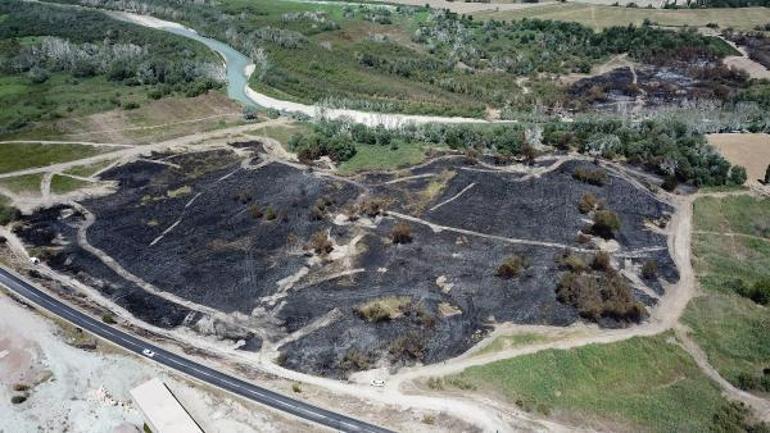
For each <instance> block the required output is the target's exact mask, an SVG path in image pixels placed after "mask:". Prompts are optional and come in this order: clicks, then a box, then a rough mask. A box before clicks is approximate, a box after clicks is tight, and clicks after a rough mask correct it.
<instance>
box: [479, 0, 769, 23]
mask: <svg viewBox="0 0 770 433" xmlns="http://www.w3.org/2000/svg"><path fill="white" fill-rule="evenodd" d="M474 15H476V16H477V17H478V18H481V19H497V20H513V19H519V18H540V19H551V20H560V21H574V22H577V23H580V24H583V25H586V26H589V27H593V28H595V29H603V28H607V27H612V26H626V25H629V24H634V25H637V26H639V25H641V24H642V23H644V20H645V19H649V20H650V21H652V22H653V23H657V24H658V25H661V26H672V27H683V26H691V27H704V26H706V24H708V23H717V24H719V26H720V27H723V28H726V27H732V28H734V29H736V30H754V27H755V26H758V25H765V24H767V23H768V22H770V8H761V7H754V8H716V9H695V10H691V9H681V10H669V9H646V8H627V7H614V6H603V5H592V4H581V3H556V4H544V5H540V6H538V7H531V8H526V9H517V10H510V11H506V10H502V9H501V10H500V11H499V12H490V11H485V12H480V13H476V14H474Z"/></svg>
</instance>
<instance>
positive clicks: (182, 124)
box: [25, 92, 243, 144]
mask: <svg viewBox="0 0 770 433" xmlns="http://www.w3.org/2000/svg"><path fill="white" fill-rule="evenodd" d="M242 121H243V120H242V114H241V107H240V106H239V105H238V104H236V103H235V102H233V101H231V100H230V99H228V98H227V96H226V95H224V94H223V93H221V92H209V93H208V94H205V95H201V96H197V97H195V98H185V97H169V98H163V99H160V100H157V101H152V100H146V101H143V102H142V103H141V106H140V107H139V108H137V109H135V110H124V109H121V108H118V109H114V110H110V111H105V112H102V113H96V114H91V115H88V116H83V117H76V118H67V119H60V120H56V121H52V122H41V123H40V125H38V127H36V128H32V129H30V130H29V131H27V132H25V135H28V136H30V137H31V138H38V139H40V138H49V139H53V138H66V139H71V140H78V141H95V142H112V143H129V144H131V143H136V144H145V143H152V142H156V141H162V140H166V139H171V138H175V137H181V136H184V135H190V134H193V133H197V132H205V131H210V130H213V129H218V128H223V127H228V126H233V125H236V124H240V123H242Z"/></svg>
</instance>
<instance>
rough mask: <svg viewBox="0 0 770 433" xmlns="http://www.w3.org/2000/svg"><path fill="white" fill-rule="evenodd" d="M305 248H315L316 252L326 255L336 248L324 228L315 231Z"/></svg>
mask: <svg viewBox="0 0 770 433" xmlns="http://www.w3.org/2000/svg"><path fill="white" fill-rule="evenodd" d="M305 248H306V249H309V250H313V251H314V252H315V253H316V254H319V255H325V254H329V253H330V252H332V250H334V245H332V242H331V240H330V239H329V235H328V234H326V232H325V231H324V230H320V231H317V232H315V233H313V236H312V237H311V238H310V242H309V243H308V244H307V245H306V247H305Z"/></svg>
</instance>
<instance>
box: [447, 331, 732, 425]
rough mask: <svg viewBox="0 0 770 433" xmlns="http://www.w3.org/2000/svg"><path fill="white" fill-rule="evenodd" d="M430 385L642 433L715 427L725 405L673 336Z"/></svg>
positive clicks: (491, 368) (517, 363)
mask: <svg viewBox="0 0 770 433" xmlns="http://www.w3.org/2000/svg"><path fill="white" fill-rule="evenodd" d="M432 384H433V386H434V387H437V386H438V387H445V388H448V389H456V388H460V389H466V390H467V389H475V390H477V391H479V392H484V393H492V394H494V395H500V396H502V397H503V398H505V399H506V400H508V401H509V402H510V403H512V404H516V405H518V406H520V407H522V408H524V409H528V410H533V411H538V412H540V413H543V414H549V415H554V416H558V417H560V418H568V419H572V420H574V421H575V422H576V423H580V424H581V425H595V426H597V425H603V426H606V425H615V426H622V428H619V429H618V430H623V431H637V432H638V431H644V432H671V433H673V432H678V433H682V432H692V433H695V432H705V431H709V428H710V426H711V425H712V418H713V416H714V414H715V413H717V411H719V409H720V408H721V407H722V406H723V405H724V404H725V401H724V399H723V398H722V397H721V395H720V392H719V390H718V389H717V388H716V387H715V385H713V384H712V383H711V382H709V380H708V379H707V378H706V377H705V376H704V375H703V374H702V373H701V372H700V370H698V368H697V366H696V365H695V364H694V362H693V361H692V360H691V359H690V357H689V355H687V353H686V352H685V351H684V350H682V349H681V348H680V347H679V346H677V344H676V343H675V341H674V340H673V337H672V336H671V335H661V336H657V337H649V338H633V339H631V340H628V341H624V342H620V343H614V344H607V345H590V346H585V347H581V348H577V349H573V350H549V351H545V352H541V353H537V354H533V355H527V356H521V357H517V358H514V359H510V360H504V361H499V362H495V363H492V364H488V365H484V366H479V367H472V368H469V369H468V370H466V371H465V372H463V373H461V374H459V375H456V376H452V377H449V378H446V379H444V380H443V381H441V382H435V381H434V382H432Z"/></svg>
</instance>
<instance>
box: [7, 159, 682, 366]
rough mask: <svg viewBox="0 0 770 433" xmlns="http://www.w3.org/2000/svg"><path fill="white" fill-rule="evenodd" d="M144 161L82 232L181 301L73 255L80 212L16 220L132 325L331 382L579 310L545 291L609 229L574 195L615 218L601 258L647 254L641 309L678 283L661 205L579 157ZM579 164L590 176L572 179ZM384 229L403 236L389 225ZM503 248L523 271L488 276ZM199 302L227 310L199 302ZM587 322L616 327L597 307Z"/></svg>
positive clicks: (562, 321) (439, 356)
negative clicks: (661, 227)
mask: <svg viewBox="0 0 770 433" xmlns="http://www.w3.org/2000/svg"><path fill="white" fill-rule="evenodd" d="M241 148H243V147H241ZM254 149H255V150H259V147H258V146H257V147H254ZM153 159H155V160H156V161H154V162H149V161H137V162H133V163H129V164H126V165H124V166H121V167H118V168H115V169H113V170H110V171H108V172H107V173H105V174H104V175H103V176H102V177H103V178H105V179H111V180H115V181H118V182H119V185H120V186H119V189H118V191H117V192H116V193H114V194H112V195H109V196H107V197H103V198H98V199H92V200H89V201H86V202H83V203H82V205H83V207H84V208H85V209H87V211H88V212H90V213H92V214H93V215H94V217H95V221H94V222H93V224H92V225H91V226H90V227H88V228H87V236H88V241H89V243H90V244H91V245H92V246H93V247H95V248H97V249H99V250H101V251H102V252H104V253H105V254H107V255H109V256H111V257H112V258H114V259H115V260H116V261H117V262H118V263H119V264H120V265H121V266H122V267H123V268H124V269H125V270H127V271H129V272H130V273H132V274H134V275H136V276H138V277H139V278H141V279H142V280H143V281H145V282H147V283H149V284H151V285H153V286H154V287H155V288H157V289H158V290H160V291H163V292H168V293H169V294H172V295H174V296H177V297H178V298H181V299H184V300H186V301H190V302H192V303H193V305H187V306H184V305H180V304H179V303H175V302H172V301H170V300H168V299H167V298H164V297H161V296H159V295H158V294H153V293H150V292H148V291H146V290H144V289H143V288H142V287H139V286H137V284H134V283H132V282H130V281H127V280H125V279H124V278H122V277H120V276H119V275H118V274H117V273H116V272H114V271H113V270H112V269H110V268H109V267H107V266H105V265H104V264H103V262H102V261H101V260H100V259H99V258H97V257H96V256H94V255H93V254H91V253H89V252H88V251H86V250H84V249H83V248H82V247H81V246H80V245H79V244H78V241H77V230H78V227H80V226H82V224H84V222H85V221H86V216H85V215H84V214H83V212H79V211H77V209H69V208H66V207H59V208H55V209H49V210H45V211H41V212H39V213H37V214H35V215H32V216H31V217H29V218H27V219H26V221H25V224H24V225H23V227H21V228H20V229H19V230H18V233H19V234H20V235H21V236H22V238H23V239H24V240H25V241H26V242H28V243H30V244H32V245H34V246H36V247H38V248H39V249H40V250H42V251H45V254H43V258H44V259H45V260H46V261H47V262H48V264H49V265H51V266H52V267H54V268H55V269H57V270H60V271H63V272H66V273H68V274H71V275H74V276H76V277H77V278H79V279H80V280H81V281H83V282H85V283H87V284H89V285H91V286H93V287H95V288H97V289H98V290H100V291H101V292H102V294H104V295H105V296H106V297H108V298H110V299H112V300H113V301H114V302H116V303H118V304H119V305H121V306H122V307H124V308H126V309H127V310H129V311H130V312H131V313H132V314H134V315H135V316H137V317H138V318H140V319H142V320H145V321H147V322H149V323H151V324H153V325H157V326H162V327H166V328H173V327H178V326H188V327H191V328H193V329H196V330H198V331H200V332H204V333H213V334H215V335H217V336H219V337H221V338H226V339H230V340H243V343H242V345H241V348H242V349H244V350H259V349H260V348H261V347H262V346H263V344H270V345H273V346H274V345H276V344H279V343H280V344H279V347H278V349H279V350H280V353H281V356H280V357H279V362H280V363H282V364H283V365H285V366H287V367H289V368H292V369H296V370H300V371H304V372H311V373H314V374H320V375H326V376H335V377H343V376H345V375H346V374H347V373H349V372H351V371H356V370H362V369H367V368H372V367H374V366H376V365H391V366H398V365H402V364H408V363H413V362H418V361H419V362H437V361H441V360H444V359H447V358H449V357H452V356H455V355H458V354H460V353H462V352H463V351H465V350H467V349H468V348H469V347H471V346H472V345H473V344H474V343H475V342H477V341H478V340H480V339H481V338H482V337H483V336H484V334H485V333H486V332H487V331H488V330H489V329H490V326H491V325H493V324H494V323H497V322H505V321H512V322H515V323H530V324H533V323H534V324H550V325H568V324H570V323H573V322H574V321H576V320H579V319H580V317H581V315H583V317H586V316H585V314H583V313H582V312H581V311H580V309H579V308H577V307H576V306H575V305H571V304H569V303H568V302H560V301H559V300H558V299H557V287H559V285H560V281H561V279H562V278H563V276H564V275H565V273H567V272H572V271H571V270H569V269H567V268H566V267H565V263H564V260H563V257H564V256H565V254H566V255H569V254H572V255H575V256H578V257H581V258H582V260H584V261H585V262H586V263H591V260H593V257H594V256H595V255H596V248H597V245H599V244H600V243H601V242H607V241H605V240H601V241H599V239H597V237H595V236H589V235H588V234H585V233H588V232H590V230H589V229H588V228H589V227H590V226H591V224H592V218H594V217H593V216H592V214H591V213H588V214H584V213H581V212H580V211H579V209H578V203H579V201H580V200H581V198H582V197H583V195H584V194H586V193H591V194H593V195H595V196H596V197H597V198H598V199H599V200H600V201H601V202H602V206H603V208H604V209H606V210H610V211H611V212H614V213H615V214H616V215H617V216H618V218H619V220H620V221H621V225H620V227H619V229H617V230H616V231H615V232H614V233H613V235H614V238H615V239H614V240H612V241H611V242H613V243H614V242H616V243H617V249H616V250H615V251H614V252H613V253H612V254H611V260H612V263H613V268H614V269H615V270H626V271H629V272H631V273H635V274H639V268H640V267H641V266H642V265H643V264H644V263H646V262H649V261H654V262H655V263H656V271H657V273H656V275H655V277H653V278H647V279H645V280H644V281H645V284H646V286H647V288H646V289H645V290H640V288H638V287H633V288H632V289H629V290H631V291H630V293H632V297H633V299H635V300H636V301H641V302H642V303H644V304H646V305H651V304H653V303H654V302H655V297H654V296H651V295H652V293H651V292H655V293H657V294H658V295H660V294H662V293H663V290H664V284H665V282H666V281H668V282H674V281H675V280H676V279H677V278H678V275H677V272H676V269H675V266H674V264H673V262H672V260H671V258H670V257H669V255H668V252H667V250H666V238H665V236H664V235H663V234H660V233H659V232H658V231H655V230H652V229H650V228H649V227H650V226H651V224H652V223H661V221H666V219H667V216H668V215H669V214H670V212H671V211H672V208H671V207H670V206H669V205H667V204H665V203H663V202H661V201H659V200H657V199H656V198H655V196H654V195H653V194H651V193H649V192H648V191H646V190H643V189H640V188H638V187H637V186H635V185H634V184H632V183H631V182H630V181H629V180H627V179H625V178H624V177H622V176H620V175H619V174H618V173H616V172H615V171H614V169H612V168H611V167H610V166H600V165H597V164H594V163H593V162H591V161H578V160H566V161H559V160H558V159H553V160H543V161H539V162H538V163H537V164H536V166H535V167H533V168H532V169H533V170H534V172H535V173H536V172H538V171H543V174H542V175H540V176H532V175H531V174H524V173H517V172H514V171H507V170H504V169H502V168H500V167H495V166H494V165H492V164H490V163H485V162H484V161H482V163H481V164H479V165H467V162H466V161H465V159H464V158H463V157H453V156H449V157H442V158H439V159H437V160H435V161H433V162H430V163H428V164H424V165H422V166H419V167H415V168H413V169H411V170H403V171H401V172H398V173H384V174H383V173H378V174H365V175H361V176H359V177H357V178H347V179H346V178H339V177H336V176H334V175H332V174H329V173H326V172H322V171H319V170H313V169H311V168H308V167H304V166H301V165H298V164H294V163H285V162H279V161H272V160H261V159H259V158H256V157H255V158H254V159H252V160H250V161H248V162H247V163H243V161H241V159H239V158H236V157H235V154H234V153H232V152H229V151H216V152H205V153H196V154H184V155H155V156H154V157H153ZM562 162H563V163H562ZM578 169H583V170H593V171H597V170H598V171H602V172H603V173H606V179H605V181H604V182H602V184H601V185H594V184H590V183H586V182H582V181H580V180H578V179H576V178H575V176H574V174H575V172H576V170H578ZM397 225H399V227H396V226H397ZM398 230H406V231H407V232H408V233H401V235H403V236H401V237H397V236H396V235H395V234H394V233H396V232H397V231H398ZM581 231H582V232H585V233H584V234H582V235H581ZM568 250H569V251H571V252H567V253H565V251H568ZM514 256H515V257H518V258H520V259H521V264H522V266H521V269H520V270H518V271H517V273H516V274H515V275H508V276H506V277H501V276H500V275H499V273H498V266H499V265H500V264H501V263H502V262H503V261H504V260H505V259H506V258H509V257H514ZM628 284H629V287H631V284H630V283H628ZM645 292H646V293H645ZM195 305H197V306H198V307H196V306H195ZM208 309H211V310H215V311H219V312H221V313H223V314H227V315H229V318H230V320H229V321H226V322H227V323H225V322H223V321H222V320H219V319H216V318H214V317H212V315H211V314H207V313H205V312H201V310H208ZM593 320H597V321H598V322H599V323H600V324H601V325H603V326H610V327H616V326H625V325H626V324H627V321H626V320H624V319H618V318H617V317H613V316H611V315H603V316H600V317H595V318H594V319H593Z"/></svg>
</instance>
